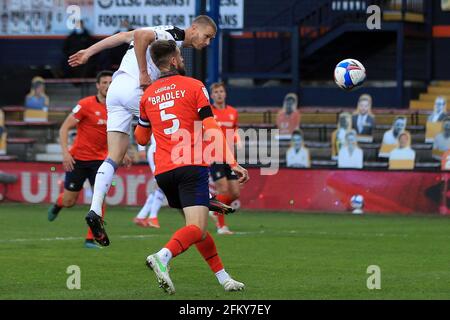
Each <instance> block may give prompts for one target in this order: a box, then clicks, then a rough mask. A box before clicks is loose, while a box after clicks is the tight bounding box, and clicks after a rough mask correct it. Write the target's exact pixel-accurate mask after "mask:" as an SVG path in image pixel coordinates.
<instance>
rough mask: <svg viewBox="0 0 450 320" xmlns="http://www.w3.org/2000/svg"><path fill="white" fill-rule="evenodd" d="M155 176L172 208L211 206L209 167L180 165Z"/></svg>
mask: <svg viewBox="0 0 450 320" xmlns="http://www.w3.org/2000/svg"><path fill="white" fill-rule="evenodd" d="M155 178H156V182H157V183H158V186H159V187H160V188H161V190H162V191H163V192H164V194H165V195H166V197H167V201H168V202H169V206H171V207H172V208H177V209H182V208H186V207H192V206H205V207H208V206H209V185H208V178H209V176H208V167H200V166H185V167H179V168H176V169H173V170H170V171H167V172H163V173H160V174H158V175H156V176H155Z"/></svg>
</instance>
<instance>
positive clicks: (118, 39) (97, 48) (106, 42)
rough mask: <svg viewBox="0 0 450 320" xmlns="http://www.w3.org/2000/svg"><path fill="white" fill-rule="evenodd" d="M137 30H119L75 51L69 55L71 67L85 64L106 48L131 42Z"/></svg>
mask: <svg viewBox="0 0 450 320" xmlns="http://www.w3.org/2000/svg"><path fill="white" fill-rule="evenodd" d="M134 32H135V30H132V31H126V32H119V33H116V34H114V35H112V36H109V37H107V38H105V39H103V40H101V41H99V42H97V43H95V44H93V45H92V46H90V47H89V48H87V49H83V50H80V51H78V52H77V53H74V54H73V55H71V56H70V57H69V60H68V63H69V65H70V66H71V67H77V66H80V65H82V64H85V63H86V62H87V61H88V60H89V58H90V57H92V56H93V55H95V54H97V53H99V52H101V51H103V50H106V49H110V48H115V47H118V46H120V45H122V44H124V43H130V42H131V40H133V34H134Z"/></svg>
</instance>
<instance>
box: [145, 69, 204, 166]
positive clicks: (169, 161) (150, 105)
mask: <svg viewBox="0 0 450 320" xmlns="http://www.w3.org/2000/svg"><path fill="white" fill-rule="evenodd" d="M206 106H210V103H209V95H208V91H207V90H206V88H205V86H204V85H203V83H202V82H201V81H198V80H196V79H193V78H189V77H185V76H180V75H173V76H167V77H162V78H159V79H158V80H156V81H154V82H153V83H152V84H151V85H150V86H149V87H148V88H147V89H146V90H145V92H144V95H143V96H142V99H141V104H140V119H139V121H140V123H141V124H142V123H148V122H149V123H150V124H151V128H152V133H153V135H154V137H155V140H156V153H155V166H156V168H155V175H158V174H160V173H163V172H166V171H170V170H173V169H176V168H178V167H183V166H188V165H196V166H208V165H207V163H206V162H205V161H204V157H203V149H204V146H205V145H204V142H203V128H202V120H201V119H200V116H199V110H200V109H201V108H203V107H206Z"/></svg>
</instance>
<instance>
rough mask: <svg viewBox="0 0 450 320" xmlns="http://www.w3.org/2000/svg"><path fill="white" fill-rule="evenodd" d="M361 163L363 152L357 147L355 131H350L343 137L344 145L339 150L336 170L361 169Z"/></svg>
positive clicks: (362, 161)
mask: <svg viewBox="0 0 450 320" xmlns="http://www.w3.org/2000/svg"><path fill="white" fill-rule="evenodd" d="M363 163H364V152H363V151H362V149H361V148H359V147H358V141H357V134H356V131H355V130H351V131H349V132H347V134H346V135H345V144H344V146H342V148H341V149H340V150H339V155H338V168H355V169H362V167H363Z"/></svg>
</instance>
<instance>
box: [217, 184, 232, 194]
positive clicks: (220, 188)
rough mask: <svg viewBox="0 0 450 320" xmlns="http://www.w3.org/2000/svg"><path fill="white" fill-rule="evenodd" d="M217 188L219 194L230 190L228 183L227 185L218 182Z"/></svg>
mask: <svg viewBox="0 0 450 320" xmlns="http://www.w3.org/2000/svg"><path fill="white" fill-rule="evenodd" d="M216 190H217V192H218V193H219V194H227V193H228V192H229V188H228V185H226V184H223V185H222V184H220V185H219V184H218V185H217V186H216Z"/></svg>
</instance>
